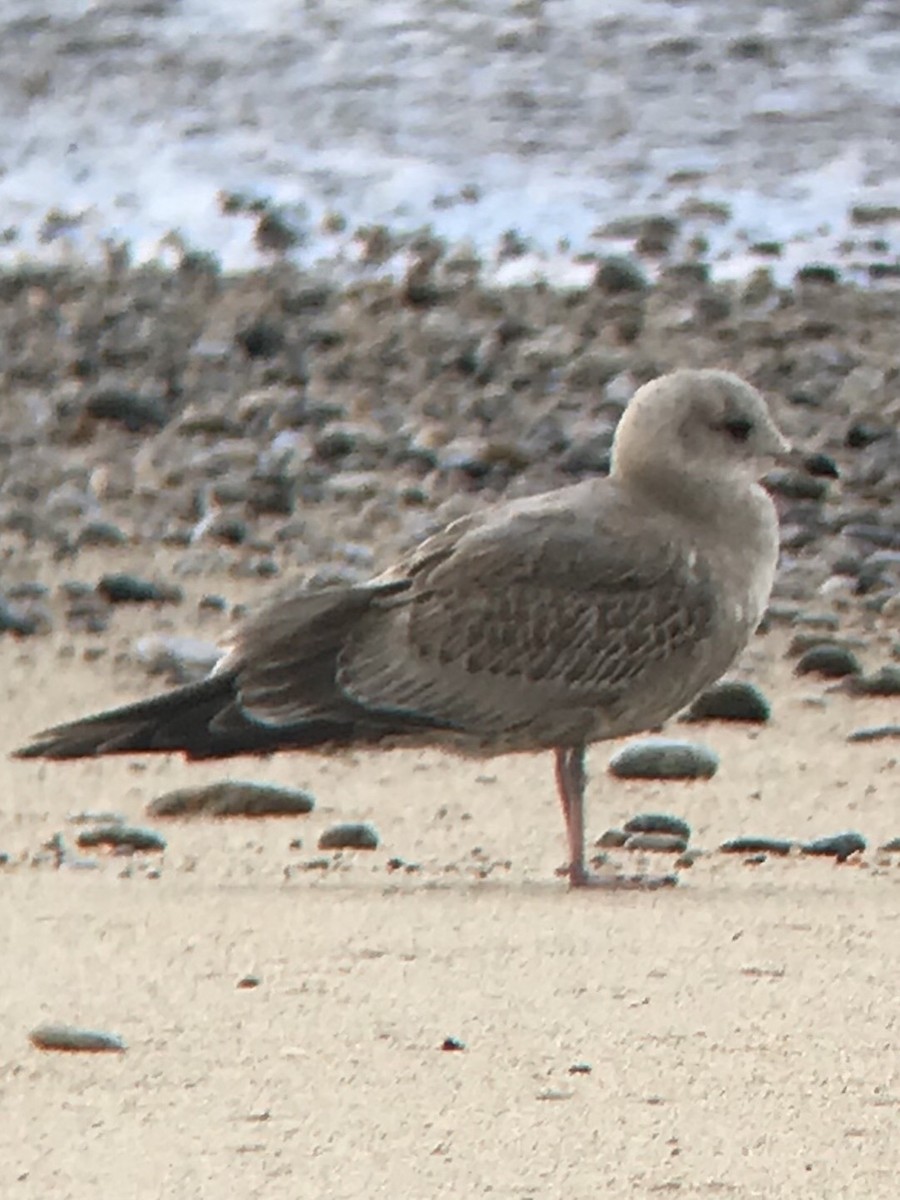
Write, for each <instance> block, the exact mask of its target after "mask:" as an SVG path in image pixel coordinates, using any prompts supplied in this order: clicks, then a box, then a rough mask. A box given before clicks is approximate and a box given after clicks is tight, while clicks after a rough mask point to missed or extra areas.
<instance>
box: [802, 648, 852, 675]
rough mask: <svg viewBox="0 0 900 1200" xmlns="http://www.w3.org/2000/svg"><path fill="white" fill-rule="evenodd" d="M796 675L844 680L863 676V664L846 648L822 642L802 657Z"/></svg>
mask: <svg viewBox="0 0 900 1200" xmlns="http://www.w3.org/2000/svg"><path fill="white" fill-rule="evenodd" d="M794 674H795V675H822V676H824V677H825V678H826V679H843V678H844V677H845V676H847V675H861V674H862V663H860V661H859V659H858V658H857V657H856V655H855V654H854V653H853V651H852V650H849V649H848V648H847V647H846V646H841V645H839V644H838V643H837V642H820V643H819V644H818V645H817V646H812V647H810V649H809V650H807V651H806V652H805V653H804V654H803V655H802V656H801V658H800V659H799V660H798V662H797V665H796V666H795V667H794Z"/></svg>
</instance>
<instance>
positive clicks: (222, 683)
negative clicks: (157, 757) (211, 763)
mask: <svg viewBox="0 0 900 1200" xmlns="http://www.w3.org/2000/svg"><path fill="white" fill-rule="evenodd" d="M351 737H352V733H351V730H350V729H348V728H345V727H344V725H343V724H341V723H338V722H334V721H328V720H313V721H310V722H307V723H304V724H303V725H298V726H295V727H293V728H291V729H285V728H284V727H280V728H274V727H272V726H269V725H266V724H264V723H262V722H259V721H254V720H252V719H250V718H248V717H247V716H246V715H245V714H244V713H243V711H242V710H241V709H240V707H239V705H238V703H237V693H236V689H235V679H234V676H233V675H232V674H228V673H223V674H221V675H210V676H209V677H208V678H207V679H203V680H201V681H200V682H199V683H190V684H187V685H186V686H185V687H180V688H175V689H174V690H173V691H171V692H164V693H162V694H161V695H158V696H152V697H151V698H150V699H149V700H138V701H136V702H135V703H134V704H127V705H125V706H124V707H122V708H114V709H110V710H109V711H108V712H102V713H96V714H94V715H93V716H89V717H83V718H82V719H81V720H78V721H71V722H69V723H67V724H65V725H57V726H55V727H54V728H53V729H45V730H44V731H43V732H42V733H39V734H37V735H36V736H35V737H34V739H33V740H32V742H31V743H30V744H29V745H27V746H23V747H22V748H21V749H19V750H15V751H14V752H13V757H15V758H51V759H66V758H90V757H94V756H97V755H101V754H153V753H158V754H172V753H182V754H184V755H186V756H187V757H188V758H229V757H232V756H234V755H237V754H267V753H270V752H271V751H273V750H275V749H277V748H278V747H279V746H284V745H285V744H286V743H287V744H289V745H292V746H294V747H296V748H298V749H302V748H304V747H306V748H310V749H312V748H313V747H315V746H324V745H336V744H346V743H347V742H348V741H350V740H351Z"/></svg>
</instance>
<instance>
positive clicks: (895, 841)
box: [878, 837, 900, 854]
mask: <svg viewBox="0 0 900 1200" xmlns="http://www.w3.org/2000/svg"><path fill="white" fill-rule="evenodd" d="M878 849H879V850H882V851H884V852H885V853H886V854H900V837H895V838H891V840H890V841H889V842H885V843H884V845H883V846H879V847H878Z"/></svg>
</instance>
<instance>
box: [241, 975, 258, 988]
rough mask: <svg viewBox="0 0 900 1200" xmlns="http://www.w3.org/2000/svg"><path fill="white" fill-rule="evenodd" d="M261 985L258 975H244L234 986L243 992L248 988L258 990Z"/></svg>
mask: <svg viewBox="0 0 900 1200" xmlns="http://www.w3.org/2000/svg"><path fill="white" fill-rule="evenodd" d="M261 983H262V980H261V979H260V977H259V976H258V975H245V976H244V977H243V978H242V979H239V980H238V981H237V984H236V985H235V986H236V987H238V988H240V989H243V990H248V989H250V988H258V987H259V985H260V984H261Z"/></svg>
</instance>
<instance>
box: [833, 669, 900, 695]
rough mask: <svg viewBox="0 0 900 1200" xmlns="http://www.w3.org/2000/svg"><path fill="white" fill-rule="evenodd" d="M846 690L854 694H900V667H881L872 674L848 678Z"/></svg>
mask: <svg viewBox="0 0 900 1200" xmlns="http://www.w3.org/2000/svg"><path fill="white" fill-rule="evenodd" d="M846 690H847V691H848V692H850V693H851V694H852V695H854V696H900V667H895V666H892V665H891V664H888V665H887V666H884V667H881V668H880V670H878V671H875V672H874V673H873V674H871V675H864V676H862V678H859V679H848V680H847V683H846Z"/></svg>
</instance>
